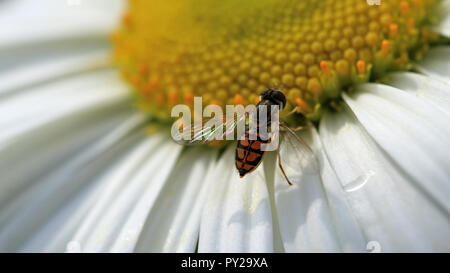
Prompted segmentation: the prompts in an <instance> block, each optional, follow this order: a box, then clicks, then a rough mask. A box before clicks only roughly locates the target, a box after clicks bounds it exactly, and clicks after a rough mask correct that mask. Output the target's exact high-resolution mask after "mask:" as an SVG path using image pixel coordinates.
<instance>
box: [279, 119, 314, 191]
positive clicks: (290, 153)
mask: <svg viewBox="0 0 450 273" xmlns="http://www.w3.org/2000/svg"><path fill="white" fill-rule="evenodd" d="M280 126H281V127H282V129H283V131H281V132H280V138H281V144H280V150H279V152H280V162H281V166H282V168H283V171H284V173H285V174H286V176H287V177H288V179H289V181H290V182H292V183H294V182H295V181H298V180H299V179H301V177H302V176H303V175H311V174H315V173H317V172H318V169H319V168H318V161H317V158H316V156H315V155H314V152H313V151H312V150H311V148H310V147H309V146H308V144H307V143H306V142H305V141H304V140H303V139H302V138H301V137H300V136H299V135H297V134H296V133H295V132H294V131H293V130H292V129H290V128H289V127H287V126H286V125H283V124H280Z"/></svg>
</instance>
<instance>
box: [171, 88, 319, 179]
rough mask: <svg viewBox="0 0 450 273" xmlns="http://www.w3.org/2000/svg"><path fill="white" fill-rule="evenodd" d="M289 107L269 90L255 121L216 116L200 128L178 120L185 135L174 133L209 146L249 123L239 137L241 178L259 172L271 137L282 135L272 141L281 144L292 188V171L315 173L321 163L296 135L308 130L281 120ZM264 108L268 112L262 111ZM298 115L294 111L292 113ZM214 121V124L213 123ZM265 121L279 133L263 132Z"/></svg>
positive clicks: (283, 169) (262, 97)
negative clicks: (226, 118)
mask: <svg viewBox="0 0 450 273" xmlns="http://www.w3.org/2000/svg"><path fill="white" fill-rule="evenodd" d="M273 106H275V107H273ZM285 106H286V97H285V95H284V94H283V93H282V92H281V91H280V90H277V89H266V90H264V91H263V92H262V93H261V95H260V101H259V103H258V104H257V105H256V108H255V110H254V112H253V113H250V116H251V118H250V119H249V122H247V118H246V116H245V115H241V116H238V118H237V119H236V120H235V119H232V120H225V119H224V117H213V118H211V119H210V120H207V121H206V122H202V123H201V124H198V125H194V124H193V123H192V124H185V123H183V121H182V120H181V119H179V120H178V121H177V122H178V126H179V127H183V132H180V131H178V130H177V131H175V132H174V131H172V134H173V137H174V139H175V141H176V142H178V143H180V144H183V145H194V144H207V143H210V142H212V141H214V140H217V139H220V140H222V139H224V138H223V137H224V136H226V135H229V134H233V133H234V129H235V128H237V127H238V124H239V123H242V122H245V124H246V127H245V131H244V132H243V134H242V135H240V136H238V142H237V146H236V152H235V166H236V169H237V170H238V172H239V176H240V177H241V178H242V177H244V176H245V175H246V174H248V173H251V172H253V171H254V170H256V169H257V167H258V166H259V165H260V164H261V162H262V160H263V158H264V155H265V154H266V151H267V150H265V149H263V147H264V145H268V144H269V143H270V142H269V135H270V134H276V133H277V132H279V138H273V137H272V138H270V139H272V141H273V139H276V141H279V143H276V144H279V145H276V146H277V149H276V150H277V156H278V166H279V168H280V170H281V173H282V174H283V176H284V178H285V179H286V181H287V183H288V184H289V185H292V183H291V180H290V179H289V173H290V171H292V172H298V171H299V170H301V171H302V172H303V173H308V172H310V171H313V172H314V171H315V170H316V169H317V161H316V158H315V156H314V153H313V151H312V150H311V148H310V147H309V146H308V144H306V143H305V142H304V141H303V140H302V139H301V138H300V137H299V136H298V135H297V134H296V131H298V130H300V129H303V128H304V127H298V128H295V129H291V128H290V127H288V126H287V125H286V124H285V123H284V122H283V121H279V120H278V114H279V111H280V110H282V109H284V107H285ZM262 108H264V109H265V111H260V110H261V109H262ZM274 109H275V110H274ZM294 110H295V109H294ZM294 112H295V111H292V112H291V113H294ZM291 113H290V114H291ZM274 117H276V120H274ZM213 120H214V122H211V121H213ZM262 120H263V121H264V122H265V124H266V125H267V127H269V126H272V125H274V126H278V127H275V128H278V129H279V130H276V132H273V131H272V130H270V131H269V130H267V129H268V128H267V127H266V128H265V130H261V129H262V128H261V126H260V124H262V122H261V121H262ZM277 121H278V122H277ZM247 123H249V124H253V126H251V125H250V126H249V124H247ZM212 124H215V125H212ZM205 125H206V126H205ZM249 127H250V128H249ZM271 128H273V127H271Z"/></svg>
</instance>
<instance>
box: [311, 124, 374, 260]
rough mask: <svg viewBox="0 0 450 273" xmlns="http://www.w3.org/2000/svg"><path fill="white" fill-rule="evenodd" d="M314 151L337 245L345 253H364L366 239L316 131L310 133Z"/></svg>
mask: <svg viewBox="0 0 450 273" xmlns="http://www.w3.org/2000/svg"><path fill="white" fill-rule="evenodd" d="M312 136H313V143H314V145H313V146H312V147H314V150H315V152H316V156H317V160H318V161H319V163H320V177H321V182H322V187H323V189H324V190H325V194H326V198H327V201H328V206H329V208H330V213H331V217H332V220H333V226H334V228H335V230H336V233H337V237H338V240H339V245H340V248H341V250H342V251H345V252H364V251H366V245H367V242H366V239H365V238H364V234H363V231H362V228H361V227H360V226H359V224H358V222H357V220H356V218H355V215H354V213H353V211H352V209H351V206H350V204H349V203H348V200H347V199H346V197H345V191H344V189H343V188H342V185H341V183H340V180H339V178H338V177H337V175H336V173H335V171H334V170H333V168H332V167H331V164H330V161H329V159H328V157H327V155H326V152H325V149H324V146H323V144H322V140H321V139H320V136H319V134H318V133H317V131H316V130H313V131H312Z"/></svg>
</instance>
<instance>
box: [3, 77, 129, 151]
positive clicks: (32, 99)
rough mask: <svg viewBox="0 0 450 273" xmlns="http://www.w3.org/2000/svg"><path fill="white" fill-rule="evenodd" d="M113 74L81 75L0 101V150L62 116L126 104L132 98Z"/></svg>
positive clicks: (125, 87)
mask: <svg viewBox="0 0 450 273" xmlns="http://www.w3.org/2000/svg"><path fill="white" fill-rule="evenodd" d="M116 73H117V72H116V71H110V70H105V71H99V72H96V73H94V72H92V73H87V74H85V75H84V74H82V75H79V76H76V77H71V78H69V79H62V80H59V81H56V82H51V83H49V84H46V85H43V86H39V87H37V88H36V89H32V90H28V92H26V93H21V94H19V95H17V96H12V97H8V98H6V99H3V100H0V126H2V131H1V132H0V149H2V147H5V146H6V145H9V144H11V143H13V142H14V141H16V138H17V136H19V135H21V134H25V133H26V132H31V131H32V130H34V129H36V128H39V127H42V126H44V125H47V124H51V123H53V122H55V121H57V120H58V119H60V118H61V117H66V116H71V115H77V114H78V113H79V112H81V111H83V110H84V111H90V109H95V108H97V107H102V106H108V105H109V106H110V105H117V104H122V105H125V104H127V102H129V100H130V97H131V96H130V92H129V88H128V87H127V86H125V85H124V83H123V82H121V81H120V80H119V79H118V77H117V74H116Z"/></svg>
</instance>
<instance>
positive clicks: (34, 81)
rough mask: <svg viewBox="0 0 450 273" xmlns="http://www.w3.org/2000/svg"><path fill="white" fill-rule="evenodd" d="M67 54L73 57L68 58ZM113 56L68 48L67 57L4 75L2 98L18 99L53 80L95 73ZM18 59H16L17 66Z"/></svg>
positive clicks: (52, 58)
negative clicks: (15, 96) (21, 92)
mask: <svg viewBox="0 0 450 273" xmlns="http://www.w3.org/2000/svg"><path fill="white" fill-rule="evenodd" d="M67 51H70V53H69V54H67ZM109 54H110V53H109V52H108V50H107V49H106V48H104V49H102V48H100V49H93V50H83V51H81V52H80V51H79V50H73V51H72V50H71V49H70V48H66V55H65V56H52V55H50V56H48V55H47V56H41V58H40V59H39V60H37V61H29V62H25V63H24V64H22V65H20V66H18V67H15V66H9V67H8V69H5V71H0V96H5V95H17V93H19V92H20V91H29V89H33V88H34V87H35V86H36V85H38V84H45V83H46V82H49V81H50V80H58V79H59V78H62V77H66V76H68V75H74V74H77V73H80V72H85V71H93V70H94V69H98V68H100V67H101V66H104V65H105V64H106V60H107V58H108V56H109ZM22 55H23V54H22ZM18 58H20V57H18V56H15V58H13V61H14V62H15V63H16V64H17V59H18ZM16 66H17V65H16Z"/></svg>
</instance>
